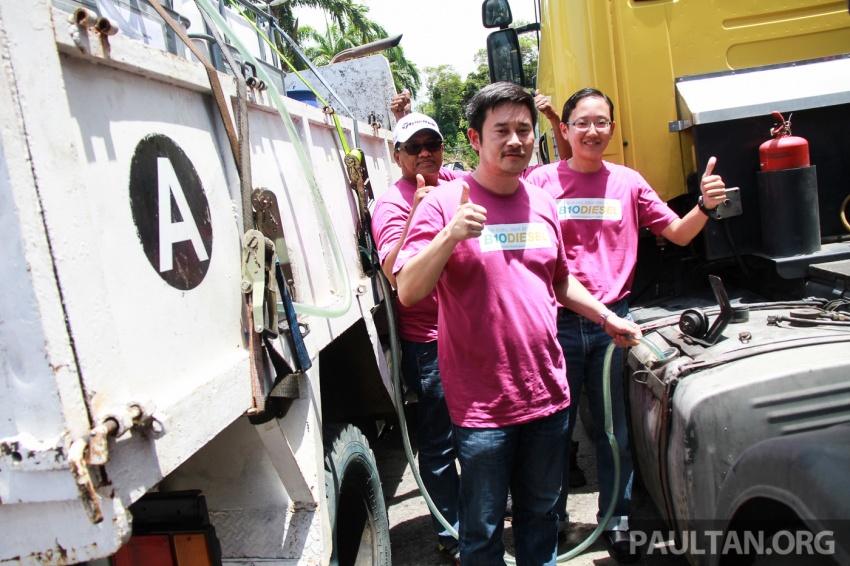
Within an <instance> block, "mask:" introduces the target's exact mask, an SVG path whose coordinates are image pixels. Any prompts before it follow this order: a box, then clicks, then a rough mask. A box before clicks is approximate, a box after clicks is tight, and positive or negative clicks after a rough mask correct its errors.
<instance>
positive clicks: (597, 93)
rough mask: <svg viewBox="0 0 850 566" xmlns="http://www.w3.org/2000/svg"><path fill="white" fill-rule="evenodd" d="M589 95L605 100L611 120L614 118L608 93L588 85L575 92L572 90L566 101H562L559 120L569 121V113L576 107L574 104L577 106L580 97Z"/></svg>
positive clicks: (612, 105)
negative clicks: (561, 111) (562, 107)
mask: <svg viewBox="0 0 850 566" xmlns="http://www.w3.org/2000/svg"><path fill="white" fill-rule="evenodd" d="M591 97H596V98H602V99H603V100H605V102H607V103H608V109H609V110H610V111H611V120H613V119H614V103H613V102H611V99H610V98H608V95H607V94H605V93H603V92H602V91H601V90H599V89H595V88H591V87H588V88H583V89H581V90H579V91H577V92H574V93H573V95H572V96H571V97H569V98H568V99H567V102H566V103H564V112H563V113H562V114H561V122H569V121H570V114H572V113H573V110H575V109H576V106H578V103H579V102H580V101H581V100H582V99H585V98H591Z"/></svg>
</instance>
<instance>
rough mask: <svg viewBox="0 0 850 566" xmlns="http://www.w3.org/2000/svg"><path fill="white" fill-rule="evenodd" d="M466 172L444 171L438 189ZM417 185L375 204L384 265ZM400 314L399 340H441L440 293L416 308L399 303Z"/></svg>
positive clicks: (407, 184) (397, 187)
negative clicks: (438, 319)
mask: <svg viewBox="0 0 850 566" xmlns="http://www.w3.org/2000/svg"><path fill="white" fill-rule="evenodd" d="M462 174H463V172H462V171H453V170H451V169H446V168H445V167H441V168H440V172H439V176H438V180H437V185H441V184H443V183H444V182H446V181H451V180H452V179H456V178H458V177H459V176H461V175H462ZM415 193H416V183H414V182H412V181H408V180H407V179H405V178H404V177H402V178H401V179H399V180H398V181H396V183H395V184H394V185H393V186H391V187H390V188H389V189H387V190H386V192H385V193H384V194H382V195H381V197H380V198H379V199H378V200H377V202H376V203H375V209H374V211H373V212H372V236H374V238H375V245H376V246H377V247H378V258H379V259H380V261H381V264H382V265H383V263H384V260H385V259H386V257H387V254H388V253H389V252H390V250H392V249H393V247H394V246H395V245H396V243H398V239H399V238H400V237H401V233H402V232H403V231H404V224H405V223H406V222H407V217H408V216H410V210H411V209H412V208H413V195H414V194H415ZM395 308H396V313H398V333H399V336H401V337H402V338H404V339H405V340H410V341H411V342H433V341H434V340H436V339H437V293H436V291H435V292H433V293H431V294H430V295H428V297H426V298H425V299H422V300H421V301H419V302H418V303H416V304H415V305H413V306H412V307H406V306H404V305H403V304H401V302H400V301H399V300H398V299H396V300H395Z"/></svg>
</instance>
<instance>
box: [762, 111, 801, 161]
mask: <svg viewBox="0 0 850 566" xmlns="http://www.w3.org/2000/svg"><path fill="white" fill-rule="evenodd" d="M772 114H773V117H774V118H775V119H776V124H774V126H773V128H772V129H771V130H770V134H771V135H772V136H773V139H770V140H768V141H766V142H764V143H763V144H761V146H759V162H760V163H761V170H762V171H780V170H782V169H796V168H798V167H808V166H809V142H807V141H806V139H805V138H801V137H797V136H792V135H791V116H792V114H789V115H788V120H787V121H786V120H785V118H783V117H782V114H780V113H779V112H772Z"/></svg>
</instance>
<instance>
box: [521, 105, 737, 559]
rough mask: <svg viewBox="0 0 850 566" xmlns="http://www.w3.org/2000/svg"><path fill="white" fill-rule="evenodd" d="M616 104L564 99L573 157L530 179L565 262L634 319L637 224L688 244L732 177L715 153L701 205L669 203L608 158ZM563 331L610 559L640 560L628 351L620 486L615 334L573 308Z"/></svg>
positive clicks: (563, 318) (563, 501) (562, 504)
mask: <svg viewBox="0 0 850 566" xmlns="http://www.w3.org/2000/svg"><path fill="white" fill-rule="evenodd" d="M613 116H614V105H613V103H612V102H611V100H610V99H609V98H608V97H607V96H605V95H604V94H603V93H602V92H600V91H598V90H596V89H591V88H586V89H582V90H580V91H578V92H576V93H575V94H573V95H572V96H571V97H570V98H569V100H567V102H566V104H565V105H564V111H563V114H562V116H561V124H560V129H561V133H562V135H563V137H564V138H566V139H567V141H568V142H569V144H570V146H571V149H572V155H571V157H570V158H569V159H568V160H565V161H559V162H557V163H552V164H549V165H544V166H541V167H536V168H534V169H533V170H531V171H529V172H528V173H527V175H526V176H525V179H526V181H528V182H529V183H533V184H535V185H539V186H541V187H543V188H544V189H545V190H546V191H548V192H549V193H550V194H551V195H552V196H553V197H554V198H555V200H556V202H557V209H558V218H559V219H560V221H561V229H562V231H563V238H564V249H565V252H566V255H567V263H568V265H569V268H570V273H572V274H573V275H574V276H575V277H576V279H578V280H579V281H581V282H582V283H583V284H584V286H585V287H586V288H587V290H588V291H589V292H590V293H591V294H592V295H593V297H594V298H595V299H597V300H598V301H600V302H602V303H604V304H605V305H606V306H607V307H608V308H609V309H610V310H611V311H613V312H615V313H617V314H618V315H619V316H621V317H623V318H630V316H629V306H628V302H627V297H628V296H629V292H630V290H631V285H632V279H633V278H634V274H635V264H636V262H637V246H638V229H639V228H643V227H646V228H648V229H649V230H650V231H651V232H652V233H653V234H655V235H660V236H663V237H665V238H667V239H668V240H670V241H671V242H673V243H676V244H679V245H682V246H683V245H686V244H687V243H688V242H690V241H691V240H692V239H693V237H694V236H696V235H697V234H698V233H699V232H700V230H702V228H703V227H704V226H705V223H706V221H707V219H708V212H707V211H708V210H710V209H713V208H715V207H716V206H717V205H719V204H720V203H722V202H723V201H724V200H725V198H726V196H725V195H726V190H725V185H724V184H723V180H722V179H721V178H720V177H719V176H718V175H713V174H712V171H713V169H714V165H715V162H716V160H715V159H714V158H713V157H712V158H711V159H710V160H709V163H708V167H707V169H706V171H705V174H704V175H703V178H702V183H701V192H702V196H701V197H700V200H699V205H698V206H697V207H694V209H693V210H691V211H690V212H689V213H688V214H687V215H686V216H685V217H684V218H679V216H678V215H677V214H676V213H675V212H673V211H672V210H670V208H669V207H668V206H667V205H666V204H665V203H664V202H662V201H661V199H660V198H658V195H657V194H656V193H655V191H653V190H652V188H651V187H650V186H649V185H648V184H647V182H646V181H645V180H644V179H643V177H641V176H640V174H639V173H638V172H637V171H634V170H632V169H629V168H628V167H623V166H622V165H617V164H614V163H609V162H607V161H604V160H603V159H602V156H603V154H604V153H605V149H606V148H607V147H608V143H610V141H611V138H612V136H613V132H614V127H615V123H614V122H613ZM558 340H559V341H560V343H561V346H562V347H563V350H564V355H565V356H566V359H567V376H568V378H569V386H570V393H571V396H572V397H573V406H572V410H571V411H570V427H569V437H570V439H571V438H572V430H573V427H574V425H575V420H576V417H577V416H578V401H579V396H580V395H581V393H582V390H584V391H585V392H586V393H587V396H588V400H589V402H590V409H591V415H592V418H593V427H594V431H597V434H595V438H594V444H595V446H596V468H597V473H598V476H599V511H598V515H597V518H598V519H601V518H602V517H603V516H604V514H605V512H606V511H607V509H608V507H609V504H610V502H611V498H612V497H613V496H614V495H616V496H617V504H616V507H615V508H614V514H613V516H612V517H611V519H610V520H609V522H608V524H607V525H606V526H605V530H604V540H605V541H606V543H607V545H608V551H609V553H610V554H611V556H612V557H613V558H615V559H616V560H618V561H620V562H633V561H635V560H637V559H638V557H639V556H638V554H637V553H636V545H634V544H631V535H630V533H629V517H628V515H629V512H630V508H631V489H632V477H633V475H634V466H633V464H632V457H631V451H630V449H629V442H628V440H629V437H628V430H627V423H626V411H625V403H624V399H623V381H622V379H623V375H622V350H620V349H617V350H616V355H615V356H614V359H613V361H612V363H611V368H612V369H611V410H612V413H613V420H614V436H615V438H616V439H617V444H618V446H619V450H620V462H621V464H620V469H621V476H620V485H619V486H617V488H616V491H615V489H614V485H613V484H614V462H613V456H612V454H611V449H610V447H609V443H608V440H607V439H606V438H605V436H604V435H603V434H601V433H598V431H601V430H603V419H604V412H603V399H602V370H603V367H604V357H605V351H606V349H607V348H608V345H609V344H610V343H611V340H610V338H609V337H608V336H607V335H606V334H605V333H604V332H600V331H599V329H598V328H596V327H595V325H590V324H587V322H586V321H585V320H584V319H582V318H581V317H580V316H579V315H578V314H577V313H574V312H572V311H571V310H570V309H560V310H559V313H558ZM568 478H569V469H568V467H565V469H564V487H563V490H562V493H561V497H560V499H559V500H558V505H557V507H556V511H557V512H558V514H559V516H560V518H561V520H562V521H564V522H563V523H562V525H564V526H565V525H566V522H568V521H569V514H568V513H567V493H568V489H567V488H568V486H569V484H568V481H567V479H568Z"/></svg>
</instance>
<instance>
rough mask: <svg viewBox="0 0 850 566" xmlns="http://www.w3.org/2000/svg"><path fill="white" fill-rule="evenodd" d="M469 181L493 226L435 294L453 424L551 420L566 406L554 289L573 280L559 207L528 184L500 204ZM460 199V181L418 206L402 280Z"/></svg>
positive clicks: (446, 272)
mask: <svg viewBox="0 0 850 566" xmlns="http://www.w3.org/2000/svg"><path fill="white" fill-rule="evenodd" d="M463 180H464V181H466V182H467V183H468V184H469V188H470V201H471V202H474V203H476V204H479V205H481V206H483V207H484V208H486V209H487V222H486V224H485V230H484V232H483V233H482V234H481V236H480V237H478V238H476V239H471V240H465V241H462V242H460V243H458V244H457V246H456V247H455V249H454V250H453V252H452V254H451V256H450V257H449V260H448V262H447V263H446V266H445V268H444V269H443V272H442V274H441V275H440V279H439V281H438V282H437V287H436V290H437V296H438V298H439V301H438V302H439V333H440V348H439V363H440V374H441V375H442V379H443V388H444V390H445V393H446V402H447V403H448V406H449V413H450V415H451V418H452V422H454V423H455V424H457V425H460V426H465V427H474V428H492V427H502V426H509V425H514V424H519V423H523V422H527V421H531V420H534V419H537V418H541V417H545V416H547V415H550V414H552V413H554V412H556V411H558V410H560V409H563V408H565V407H567V406H568V405H569V403H570V394H569V391H568V388H567V382H566V364H565V362H564V356H563V353H562V351H561V347H560V346H559V345H558V340H557V324H556V322H557V320H556V317H557V302H556V298H555V292H554V289H553V283H554V282H559V281H563V280H564V279H566V278H567V276H568V275H569V271H568V268H567V262H566V257H565V254H564V250H563V246H562V245H561V229H560V225H559V223H558V220H557V212H556V210H555V202H554V201H553V200H552V198H551V197H550V196H549V195H548V194H546V193H545V192H544V191H542V190H541V189H540V188H539V187H534V186H532V185H529V184H527V183H524V182H520V186H519V189H518V190H517V191H516V192H515V193H513V194H512V195H508V196H503V195H497V194H495V193H492V192H490V191H488V190H487V189H485V188H483V187H482V186H481V185H479V184H478V183H477V182H476V181H475V180H474V179H473V178H472V175H466V176H464V177H463ZM460 194H461V182H460V180H456V181H452V182H451V183H447V184H446V185H444V186H441V187H440V190H439V191H432V192H431V193H429V194H428V195H427V196H426V197H425V198H424V199H423V200H422V202H421V203H419V207H418V208H417V209H416V213H415V214H414V215H413V220H412V224H411V227H410V230H409V232H408V235H407V238H406V239H405V242H404V245H403V247H402V249H401V252H399V255H398V258H397V259H396V263H395V266H394V271H395V272H396V273H398V271H399V270H400V269H401V268H402V267H403V266H404V264H405V263H406V262H407V261H408V260H409V259H410V258H411V257H413V256H415V255H416V254H417V253H418V252H419V251H421V250H422V249H423V248H424V247H425V246H426V245H427V244H428V243H429V242H430V241H431V240H432V239H433V238H434V236H435V235H436V234H437V233H439V232H440V230H442V229H443V228H444V227H445V226H446V225H447V224H448V223H449V222H450V221H451V219H452V217H453V216H454V214H455V211H456V210H457V206H458V202H459V201H460Z"/></svg>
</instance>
